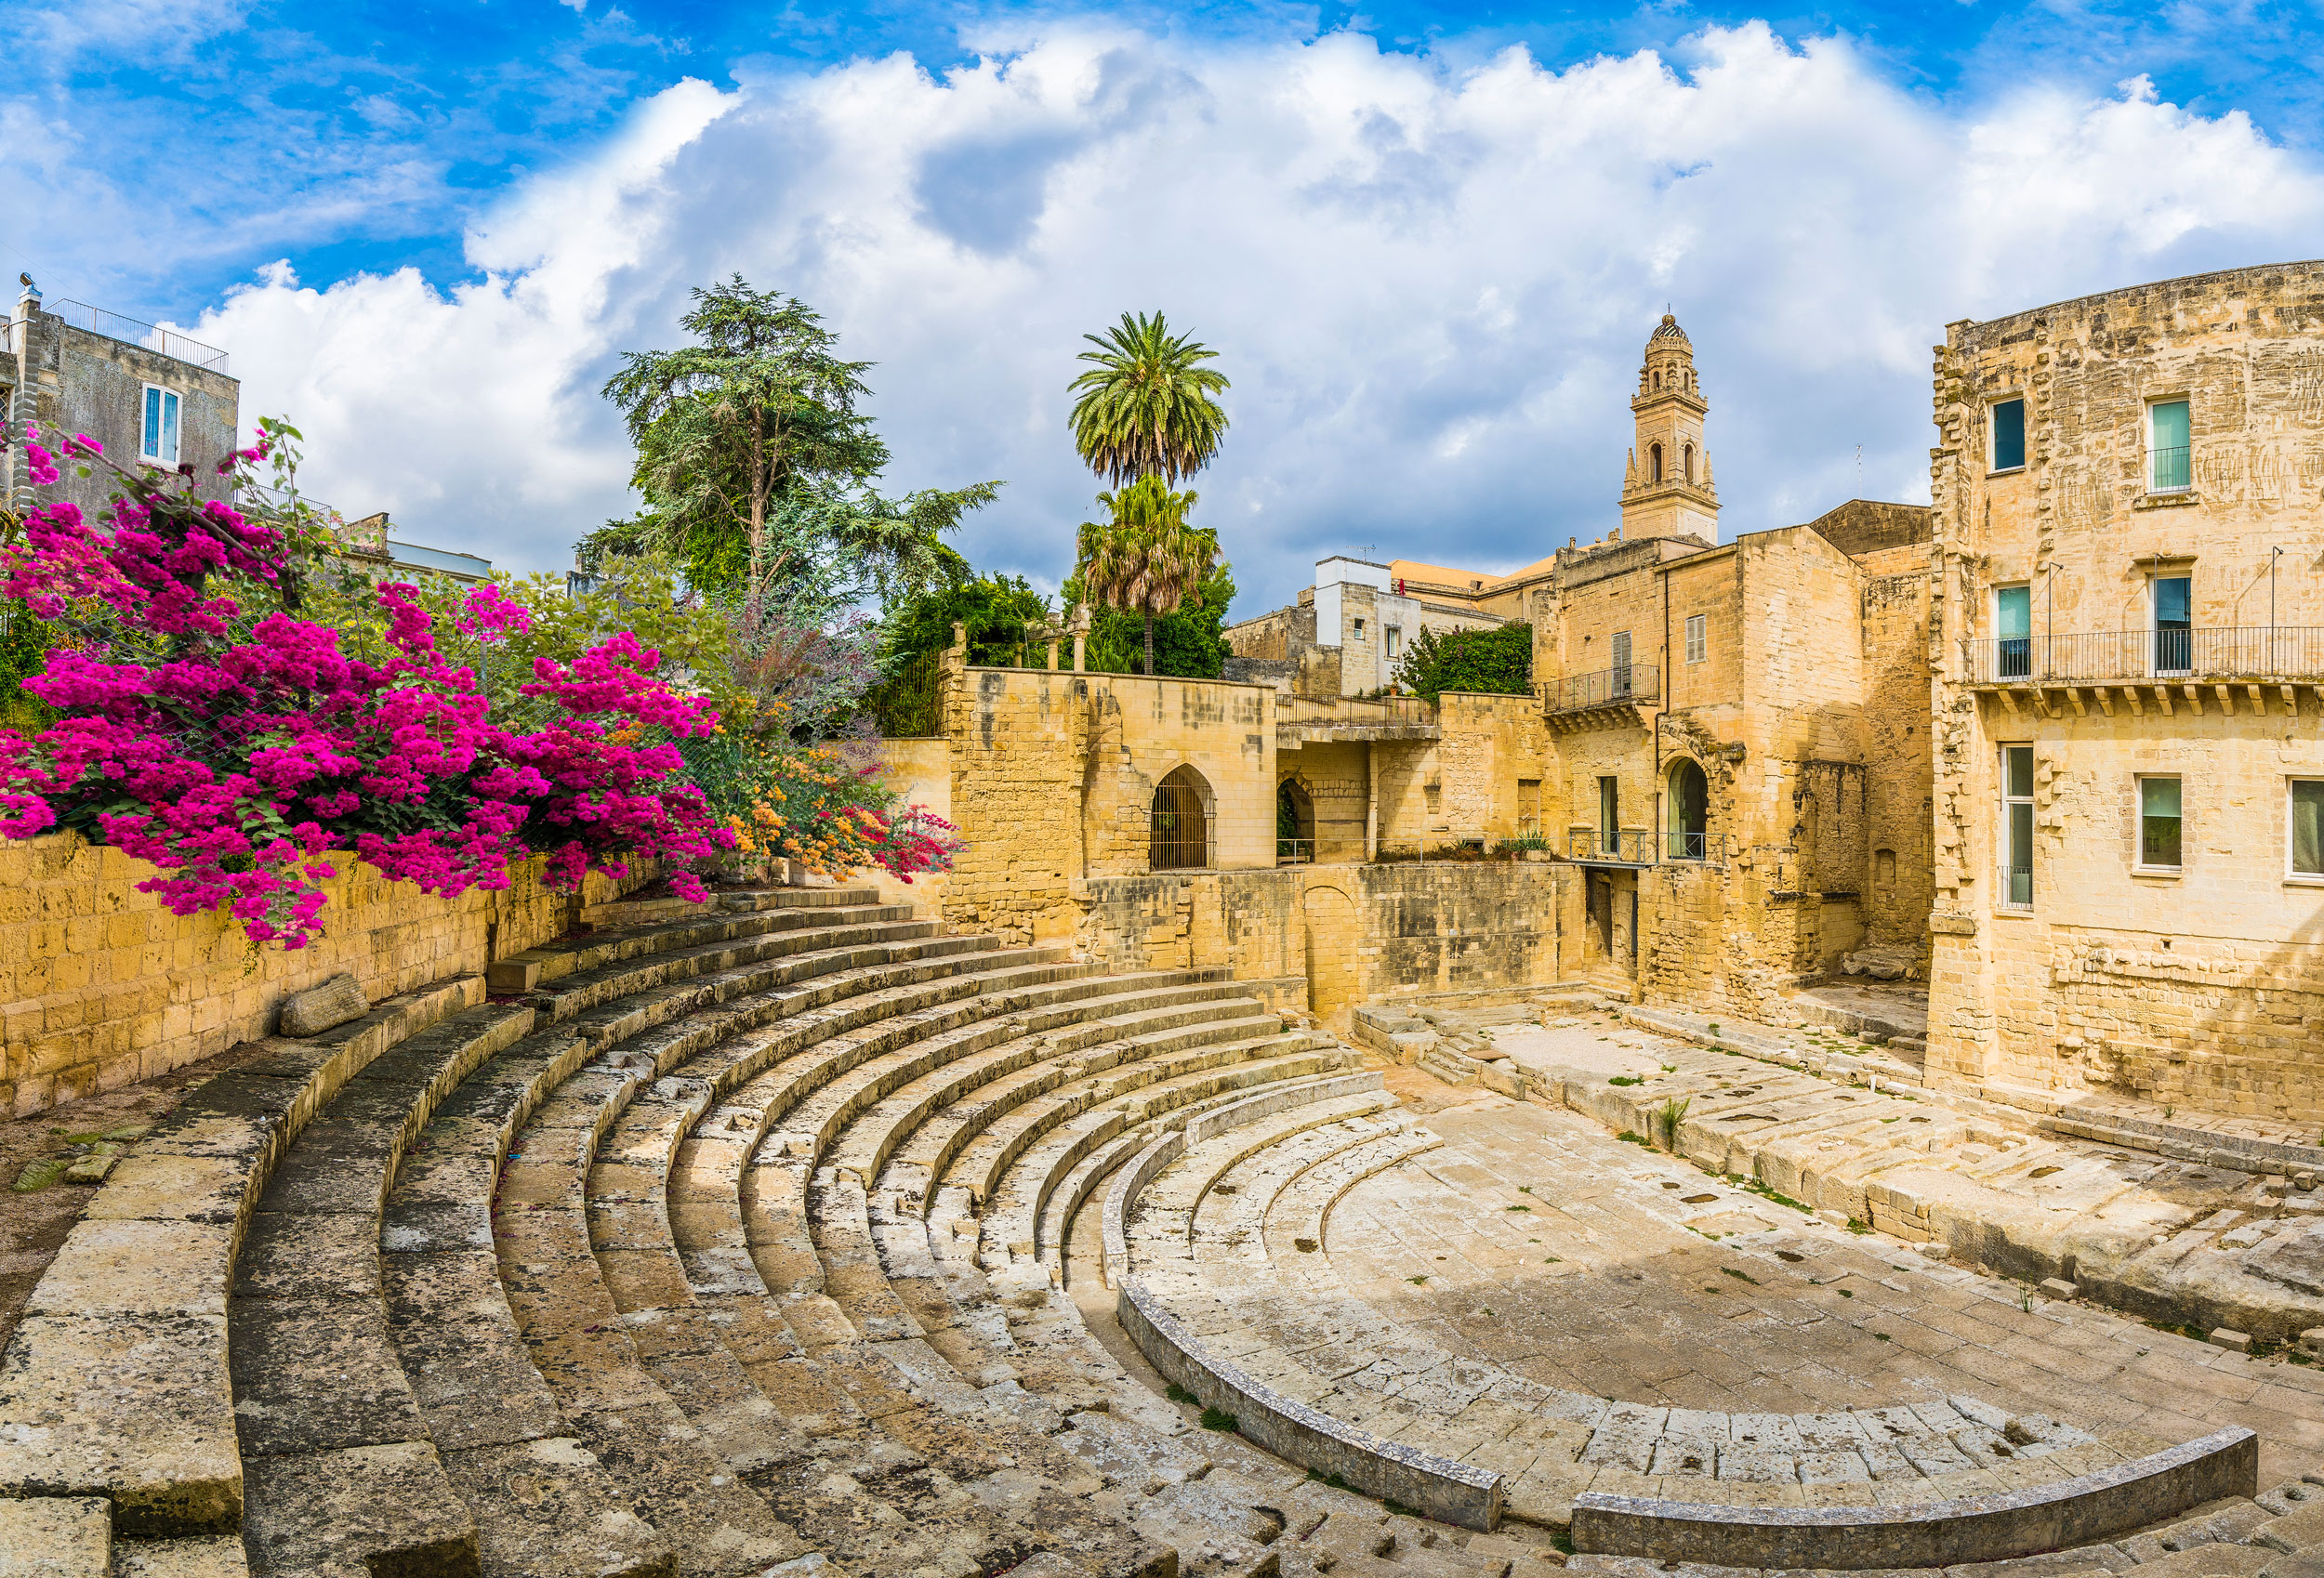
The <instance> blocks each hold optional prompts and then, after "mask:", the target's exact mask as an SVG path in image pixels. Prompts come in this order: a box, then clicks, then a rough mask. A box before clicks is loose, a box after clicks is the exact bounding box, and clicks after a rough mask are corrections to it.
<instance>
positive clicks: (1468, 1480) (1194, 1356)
mask: <svg viewBox="0 0 2324 1578" xmlns="http://www.w3.org/2000/svg"><path fill="white" fill-rule="evenodd" d="M1115 1312H1116V1317H1117V1318H1118V1319H1119V1320H1120V1322H1121V1323H1122V1329H1123V1330H1124V1331H1126V1332H1128V1333H1129V1337H1130V1340H1131V1341H1132V1342H1134V1343H1136V1344H1137V1345H1138V1350H1139V1351H1140V1352H1141V1353H1143V1354H1144V1355H1145V1356H1146V1358H1147V1360H1148V1361H1151V1362H1152V1363H1153V1365H1154V1367H1155V1369H1157V1370H1159V1371H1160V1372H1161V1373H1162V1374H1163V1375H1164V1377H1165V1378H1166V1379H1169V1380H1170V1381H1174V1382H1176V1383H1177V1384H1178V1385H1179V1386H1182V1387H1185V1388H1186V1389H1187V1390H1188V1391H1190V1392H1192V1393H1194V1394H1195V1400H1197V1401H1199V1402H1201V1403H1202V1405H1203V1406H1204V1407H1205V1408H1218V1409H1223V1410H1224V1411H1226V1412H1227V1413H1229V1414H1234V1415H1235V1433H1236V1434H1237V1435H1239V1436H1241V1437H1243V1438H1244V1439H1245V1440H1249V1441H1251V1442H1254V1443H1255V1444H1257V1445H1259V1446H1261V1447H1264V1448H1265V1449H1266V1450H1267V1451H1269V1452H1271V1453H1274V1454H1275V1455H1276V1456H1277V1457H1280V1458H1282V1459H1283V1460H1284V1461H1286V1462H1287V1463H1292V1464H1296V1465H1297V1466H1300V1467H1302V1468H1308V1469H1313V1470H1314V1471H1315V1472H1316V1473H1319V1474H1325V1475H1335V1474H1336V1475H1338V1476H1339V1477H1340V1479H1342V1480H1343V1481H1344V1482H1345V1483H1347V1484H1349V1485H1352V1486H1353V1487H1354V1488H1355V1489H1357V1490H1359V1491H1362V1492H1364V1493H1366V1494H1367V1495H1375V1496H1380V1497H1384V1498H1386V1499H1388V1500H1391V1501H1394V1502H1398V1503H1401V1504H1403V1505H1404V1506H1408V1507H1411V1508H1412V1509H1414V1510H1415V1511H1417V1512H1419V1514H1421V1516H1423V1517H1426V1518H1433V1519H1437V1520H1438V1521H1440V1522H1445V1523H1452V1524H1456V1525H1458V1526H1459V1527H1461V1528H1464V1529H1474V1530H1478V1531H1480V1532H1490V1531H1492V1530H1493V1529H1495V1528H1497V1527H1498V1526H1499V1523H1500V1519H1501V1476H1500V1475H1499V1474H1498V1473H1496V1472H1494V1471H1493V1470H1491V1469H1489V1468H1479V1467H1477V1466H1475V1465H1473V1464H1468V1463H1458V1462H1455V1461H1454V1460H1453V1459H1451V1458H1448V1457H1439V1456H1437V1455H1436V1454H1435V1453H1431V1452H1423V1451H1421V1450H1420V1449H1419V1448H1418V1447H1408V1446H1405V1445H1403V1444H1402V1443H1400V1442H1397V1441H1392V1440H1385V1439H1384V1438H1382V1437H1379V1436H1375V1435H1372V1434H1371V1433H1369V1432H1368V1431H1365V1430H1359V1429H1356V1428H1355V1427H1353V1426H1350V1425H1345V1424H1342V1423H1340V1421H1339V1420H1337V1419H1334V1418H1333V1417H1332V1416H1331V1415H1329V1414H1322V1413H1318V1412H1317V1411H1316V1410H1314V1409H1313V1408H1309V1407H1308V1406H1306V1405H1305V1404H1304V1403H1299V1402H1294V1401H1292V1400H1290V1399H1289V1398H1287V1397H1285V1396H1283V1395H1282V1394H1281V1393H1279V1392H1277V1391H1275V1390H1274V1388H1272V1387H1267V1386H1264V1385H1262V1384H1261V1382H1259V1381H1257V1380H1255V1379H1253V1378H1252V1377H1251V1376H1249V1375H1247V1374H1244V1373H1243V1372H1242V1371H1241V1370H1238V1369H1236V1368H1235V1366H1234V1365H1232V1364H1228V1363H1226V1362H1224V1361H1221V1360H1217V1359H1213V1358H1211V1357H1210V1356H1209V1355H1208V1354H1207V1353H1205V1352H1204V1351H1203V1348H1202V1344H1201V1341H1200V1339H1198V1338H1197V1337H1195V1335H1194V1334H1193V1333H1191V1332H1189V1331H1188V1330H1187V1329H1186V1328H1185V1327H1184V1326H1182V1325H1181V1324H1180V1323H1179V1322H1178V1321H1177V1319H1176V1318H1175V1317H1173V1316H1172V1315H1171V1314H1170V1313H1169V1311H1168V1310H1166V1309H1164V1308H1162V1307H1161V1305H1160V1303H1159V1302H1158V1301H1156V1300H1155V1298H1154V1297H1153V1296H1152V1295H1149V1294H1148V1293H1147V1292H1146V1290H1145V1289H1144V1288H1143V1287H1142V1286H1140V1285H1139V1284H1138V1282H1136V1281H1135V1280H1134V1279H1133V1280H1125V1281H1124V1282H1123V1283H1122V1285H1121V1292H1120V1295H1119V1296H1118V1299H1117V1301H1116V1311H1115Z"/></svg>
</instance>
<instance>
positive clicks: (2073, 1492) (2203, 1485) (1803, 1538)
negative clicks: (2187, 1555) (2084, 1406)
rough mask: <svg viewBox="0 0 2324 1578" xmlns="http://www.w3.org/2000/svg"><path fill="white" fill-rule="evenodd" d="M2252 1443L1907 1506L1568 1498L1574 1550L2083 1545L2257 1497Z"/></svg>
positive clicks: (1682, 1555) (1835, 1555) (1779, 1551)
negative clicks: (2204, 1507) (2210, 1505)
mask: <svg viewBox="0 0 2324 1578" xmlns="http://www.w3.org/2000/svg"><path fill="white" fill-rule="evenodd" d="M2259 1464H2260V1443H2259V1437H2258V1436H2257V1435H2255V1434H2253V1433H2252V1432H2251V1431H2250V1430H2247V1429H2244V1428H2242V1427H2239V1426H2238V1427H2234V1428H2231V1429H2225V1430H2219V1431H2215V1432H2213V1433H2212V1434H2211V1435H2208V1436H2204V1437H2202V1438H2201V1439H2199V1440H2192V1441H2185V1442H2183V1443H2181V1444H2180V1445H2178V1446H2174V1447H2171V1448H2169V1449H2167V1450H2165V1451H2162V1452H2159V1453H2153V1454H2152V1455H2150V1456H2146V1457H2142V1458H2138V1459H2136V1460H2135V1461H2133V1462H2130V1463H2121V1464H2117V1465H2115V1466H2112V1467H2110V1468H2105V1469H2101V1470H2099V1471H2097V1472H2095V1473H2092V1474H2081V1475H2077V1476H2076V1477H2075V1478H2073V1479H2061V1480H2058V1481H2056V1482H2055V1483H2053V1484H2047V1485H2036V1486H2032V1487H2030V1488H2028V1489H2026V1490H2021V1491H2011V1492H2006V1493H2001V1494H1998V1495H1984V1496H1967V1497H1963V1498H1961V1499H1960V1500H1957V1501H1945V1502H1934V1503H1928V1504H1923V1505H1921V1506H1913V1507H1880V1506H1836V1507H1789V1506H1769V1507H1758V1506H1704V1505H1701V1504H1697V1503H1693V1502H1680V1501H1659V1500H1652V1499H1649V1498H1646V1497H1643V1496H1610V1495H1600V1494H1598V1493H1594V1492H1584V1493H1582V1494H1580V1495H1578V1496H1577V1497H1575V1498H1574V1522H1573V1541H1574V1548H1575V1549H1576V1550H1577V1551H1582V1552H1591V1553H1598V1554H1604V1555H1609V1556H1652V1557H1653V1558H1655V1559H1657V1561H1661V1562H1666V1563H1668V1562H1674V1561H1693V1562H1710V1563H1716V1564H1718V1565H1720V1566H1723V1567H1761V1568H1820V1569H1824V1570H1828V1571H1829V1570H1839V1571H1861V1570H1865V1569H1873V1568H1891V1569H1893V1568H1904V1567H1929V1568H1935V1567H1948V1566H1952V1565H1954V1564H1956V1563H1961V1562H1972V1561H2000V1560H2004V1559H2006V1558H2011V1557H2021V1556H2031V1555H2033V1554H2034V1553H2036V1552H2038V1551H2053V1550H2059V1549H2063V1548H2066V1547H2068V1546H2073V1545H2090V1544H2093V1543H2094V1542H2097V1541H2100V1540H2105V1539H2108V1538H2110V1537H2111V1536H2113V1535H2116V1534H2119V1533H2123V1532H2126V1531H2129V1530H2132V1529H2137V1528H2142V1527H2144V1526H2146V1525H2147V1524H2150V1523H2158V1522H2160V1521H2161V1520H2162V1519H2166V1518H2171V1517H2173V1516H2175V1515H2176V1514H2178V1513H2182V1512H2185V1511H2186V1510H2187V1509H2188V1508H2189V1507H2192V1506H2199V1505H2201V1504H2202V1503H2204V1502H2209V1501H2216V1500H2219V1499H2220V1498H2222V1497H2225V1496H2250V1495H2255V1494H2257V1493H2258V1492H2259Z"/></svg>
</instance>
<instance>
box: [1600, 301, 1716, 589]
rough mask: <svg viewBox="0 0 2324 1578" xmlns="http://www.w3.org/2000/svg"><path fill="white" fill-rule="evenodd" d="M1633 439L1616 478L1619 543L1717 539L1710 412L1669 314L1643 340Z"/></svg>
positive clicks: (1687, 347) (1691, 355)
mask: <svg viewBox="0 0 2324 1578" xmlns="http://www.w3.org/2000/svg"><path fill="white" fill-rule="evenodd" d="M1630 409H1631V420H1632V421H1633V422H1635V423H1636V424H1637V437H1636V441H1635V442H1634V443H1633V445H1632V447H1631V452H1630V463H1629V466H1628V467H1627V468H1626V469H1625V470H1624V472H1623V474H1622V537H1623V540H1624V541H1631V540H1634V539H1636V538H1639V537H1674V536H1679V535H1681V534H1684V533H1693V534H1695V535H1697V536H1699V537H1701V538H1702V539H1703V540H1704V541H1705V542H1709V543H1715V542H1717V541H1718V540H1719V493H1718V490H1716V489H1715V488H1713V487H1712V486H1711V484H1710V451H1709V450H1707V449H1705V448H1704V447H1703V415H1704V414H1705V413H1706V412H1708V411H1709V410H1710V406H1709V405H1708V404H1707V403H1706V402H1705V401H1704V400H1703V391H1702V389H1701V388H1699V387H1698V386H1697V384H1696V382H1695V347H1694V346H1693V344H1692V343H1690V342H1689V341H1688V339H1687V337H1686V331H1685V330H1684V329H1682V328H1680V327H1679V322H1678V320H1677V319H1676V318H1673V317H1672V316H1670V314H1669V313H1668V312H1665V313H1664V314H1663V315H1662V322H1660V323H1659V324H1657V326H1656V328H1655V332H1654V333H1653V334H1652V335H1649V336H1647V339H1646V359H1645V363H1644V365H1643V366H1641V367H1640V368H1639V369H1638V392H1637V394H1635V395H1633V396H1631V402H1630Z"/></svg>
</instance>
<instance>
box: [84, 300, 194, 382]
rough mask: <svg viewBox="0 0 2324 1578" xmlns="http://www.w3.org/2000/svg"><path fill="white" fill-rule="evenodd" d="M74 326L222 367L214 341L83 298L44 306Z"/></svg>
mask: <svg viewBox="0 0 2324 1578" xmlns="http://www.w3.org/2000/svg"><path fill="white" fill-rule="evenodd" d="M48 310H49V311H51V312H54V313H55V314H56V315H57V316H58V317H59V318H61V319H63V320H64V321H65V322H67V323H70V324H71V325H72V326H73V327H74V328H76V329H85V330H86V331H87V332H88V333H90V334H92V335H104V336H105V338H107V339H109V340H119V341H121V342H122V343H123V344H125V345H134V346H138V347H139V348H143V349H146V350H155V351H159V352H161V354H162V355H164V356H167V357H171V358H174V359H175V360H177V361H179V362H189V363H191V365H193V366H196V367H199V368H201V369H203V370H204V371H205V372H209V373H220V374H222V373H224V372H225V371H226V353H225V352H224V351H222V350H220V349H218V347H216V346H214V345H204V344H203V343H202V342H201V341H200V340H194V339H188V338H187V337H186V336H185V335H181V334H179V333H178V332H177V331H176V330H175V329H165V328H161V327H158V326H157V325H155V324H152V323H148V322H143V321H142V320H139V319H136V318H125V317H123V316H122V315H121V314H120V313H118V312H108V311H106V310H105V309H103V308H101V307H91V306H90V305H89V304H88V303H87V302H86V301H59V302H58V303H57V304H56V305H55V306H54V307H51V308H49V309H48Z"/></svg>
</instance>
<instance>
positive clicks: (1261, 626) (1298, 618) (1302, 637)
mask: <svg viewBox="0 0 2324 1578" xmlns="http://www.w3.org/2000/svg"><path fill="white" fill-rule="evenodd" d="M1223 634H1224V636H1225V638H1226V645H1227V650H1228V651H1231V652H1233V653H1234V654H1235V656H1236V657H1245V658H1263V659H1266V660H1268V661H1270V662H1274V663H1283V662H1287V661H1290V660H1292V659H1295V658H1297V657H1298V656H1299V654H1300V653H1301V651H1305V650H1306V649H1307V648H1309V647H1312V646H1314V644H1315V608H1314V604H1313V603H1303V604H1294V605H1292V606H1291V607H1289V608H1279V609H1276V610H1275V611H1274V612H1272V613H1262V614H1261V615H1260V616H1259V617H1258V618H1256V619H1246V620H1244V621H1243V622H1242V623H1241V624H1240V625H1228V626H1227V627H1226V629H1225V631H1224V632H1223Z"/></svg>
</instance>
